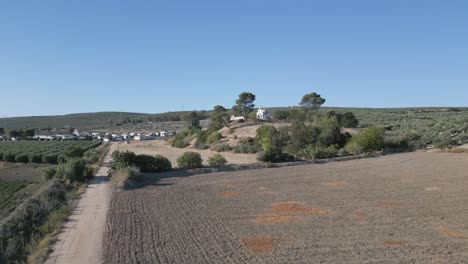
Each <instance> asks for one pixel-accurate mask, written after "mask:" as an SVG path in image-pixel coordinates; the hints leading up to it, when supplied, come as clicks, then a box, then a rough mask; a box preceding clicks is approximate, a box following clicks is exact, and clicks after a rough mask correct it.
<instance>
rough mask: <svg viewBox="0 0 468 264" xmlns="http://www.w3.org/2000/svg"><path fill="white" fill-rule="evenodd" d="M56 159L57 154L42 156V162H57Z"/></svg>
mask: <svg viewBox="0 0 468 264" xmlns="http://www.w3.org/2000/svg"><path fill="white" fill-rule="evenodd" d="M57 160H58V156H57V155H44V156H42V163H46V164H57Z"/></svg>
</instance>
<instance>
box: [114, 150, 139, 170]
mask: <svg viewBox="0 0 468 264" xmlns="http://www.w3.org/2000/svg"><path fill="white" fill-rule="evenodd" d="M135 158H136V154H135V153H133V152H131V151H118V150H117V151H114V152H112V162H111V164H110V165H111V168H112V169H113V170H116V169H118V168H119V167H128V166H131V165H133V164H134V163H135Z"/></svg>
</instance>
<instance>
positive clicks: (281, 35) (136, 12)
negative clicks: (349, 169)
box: [0, 0, 468, 117]
mask: <svg viewBox="0 0 468 264" xmlns="http://www.w3.org/2000/svg"><path fill="white" fill-rule="evenodd" d="M243 91H250V92H253V93H254V94H256V95H257V101H256V104H257V105H262V106H288V105H296V104H297V103H298V102H299V101H300V98H301V97H302V95H304V94H305V93H308V92H312V91H315V92H318V93H320V94H321V95H322V96H323V97H325V98H326V99H327V103H326V105H328V106H356V107H401V106H468V103H467V102H468V101H467V100H468V1H462V0H460V1H449V0H447V1H443V0H440V1H430V0H420V1H411V0H404V1H399V0H381V1H376V0H368V1H360V0H353V1H349V0H343V1H333V0H332V1H328V0H327V1H325V0H322V1H313V0H305V1H299V0H292V1H284V0H281V1H274V0H264V1H256V0H240V1H238V0H233V1H224V0H221V1H220V0H213V1H203V0H197V1H192V0H190V1H176V0H164V1H156V0H154V1H150V0H148V1H140V0H127V1H122V0H109V1H104V0H89V1H85V0H66V1H64V0H56V1H52V0H50V1H49V0H28V1H26V0H0V117H1V116H5V115H7V116H23V115H45V114H64V113H75V112H94V111H111V110H113V111H129V112H148V113H156V112H165V111H177V110H194V109H211V108H212V107H213V106H214V105H216V104H221V105H224V106H225V107H231V106H232V105H233V103H234V101H235V99H236V97H237V95H238V94H239V93H241V92H243Z"/></svg>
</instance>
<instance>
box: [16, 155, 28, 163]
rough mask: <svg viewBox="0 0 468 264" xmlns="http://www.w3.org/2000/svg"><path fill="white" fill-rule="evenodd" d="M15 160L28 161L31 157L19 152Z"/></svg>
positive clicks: (19, 161)
mask: <svg viewBox="0 0 468 264" xmlns="http://www.w3.org/2000/svg"><path fill="white" fill-rule="evenodd" d="M15 161H16V162H18V163H28V162H29V157H28V155H27V154H18V155H16V156H15Z"/></svg>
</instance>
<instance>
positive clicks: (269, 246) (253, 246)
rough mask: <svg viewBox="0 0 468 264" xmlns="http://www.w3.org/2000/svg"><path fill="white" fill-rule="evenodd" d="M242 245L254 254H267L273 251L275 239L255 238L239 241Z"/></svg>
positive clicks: (266, 237) (270, 237)
mask: <svg viewBox="0 0 468 264" xmlns="http://www.w3.org/2000/svg"><path fill="white" fill-rule="evenodd" d="M241 243H242V245H244V246H245V247H246V248H247V249H248V250H250V251H251V252H253V253H256V254H262V253H267V252H270V251H272V250H273V248H274V246H275V243H276V239H274V238H273V237H272V236H255V237H248V238H243V239H241Z"/></svg>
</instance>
